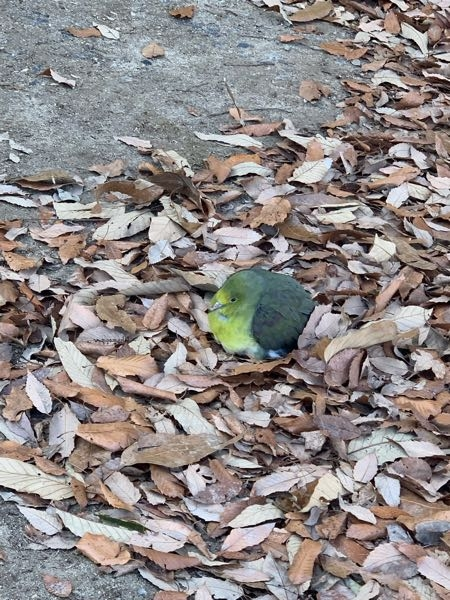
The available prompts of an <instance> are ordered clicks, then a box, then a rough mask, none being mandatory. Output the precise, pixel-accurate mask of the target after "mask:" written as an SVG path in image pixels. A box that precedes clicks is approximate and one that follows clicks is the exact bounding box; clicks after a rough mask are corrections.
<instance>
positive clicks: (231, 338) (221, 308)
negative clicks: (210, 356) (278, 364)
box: [208, 268, 315, 360]
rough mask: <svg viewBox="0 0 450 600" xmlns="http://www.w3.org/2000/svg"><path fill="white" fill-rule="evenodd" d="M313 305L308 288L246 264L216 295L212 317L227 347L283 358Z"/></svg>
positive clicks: (217, 335) (262, 356)
mask: <svg viewBox="0 0 450 600" xmlns="http://www.w3.org/2000/svg"><path fill="white" fill-rule="evenodd" d="M314 306H315V302H314V301H313V300H312V299H311V296H310V294H309V292H308V291H307V290H305V288H304V287H303V286H302V285H300V283H298V281H296V280H295V279H293V278H292V277H289V275H283V274H282V273H272V272H271V271H266V270H265V269H261V268H253V269H245V270H243V271H238V272H237V273H234V274H233V275H231V276H230V277H229V278H228V279H227V280H226V282H225V283H224V285H223V286H222V287H221V288H220V289H219V290H218V291H217V292H216V293H215V294H214V296H213V297H212V299H211V305H210V308H209V313H208V322H209V327H210V329H211V332H212V333H213V335H214V337H215V339H216V340H217V341H218V342H219V343H220V344H221V345H222V346H223V348H224V349H225V350H226V351H227V352H230V353H232V354H242V355H244V356H249V357H250V358H256V359H258V360H262V359H267V358H268V359H273V358H280V357H282V356H285V355H286V354H287V353H288V352H290V351H291V350H293V349H294V348H296V346H297V339H298V336H299V335H300V333H301V332H302V331H303V328H304V327H305V325H306V322H307V321H308V318H309V315H310V314H311V312H312V311H313V309H314Z"/></svg>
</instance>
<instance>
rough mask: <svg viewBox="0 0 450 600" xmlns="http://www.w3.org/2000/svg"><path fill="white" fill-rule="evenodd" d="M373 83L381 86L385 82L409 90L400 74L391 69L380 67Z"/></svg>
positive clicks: (373, 78)
mask: <svg viewBox="0 0 450 600" xmlns="http://www.w3.org/2000/svg"><path fill="white" fill-rule="evenodd" d="M372 83H373V84H374V85H375V86H381V85H382V84H383V83H389V84H390V85H394V86H396V87H399V88H402V89H404V90H409V87H408V86H407V85H406V83H403V81H402V80H401V79H400V76H399V75H398V74H397V73H395V71H391V70H390V69H380V70H379V71H378V72H377V73H376V74H375V75H374V76H373V77H372Z"/></svg>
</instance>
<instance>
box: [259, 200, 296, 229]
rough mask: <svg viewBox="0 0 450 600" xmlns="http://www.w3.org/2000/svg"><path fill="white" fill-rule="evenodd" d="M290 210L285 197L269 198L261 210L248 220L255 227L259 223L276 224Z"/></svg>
mask: <svg viewBox="0 0 450 600" xmlns="http://www.w3.org/2000/svg"><path fill="white" fill-rule="evenodd" d="M290 212H291V204H290V202H289V200H288V199H287V198H277V197H275V198H271V199H270V200H269V201H268V202H266V203H265V204H264V206H263V207H262V209H261V212H260V213H259V214H258V215H257V216H256V217H255V218H254V219H253V220H252V221H251V222H250V227H251V228H252V229H256V228H257V227H259V226H260V225H263V224H264V225H277V224H278V223H283V221H285V220H286V219H287V217H288V215H289V213H290Z"/></svg>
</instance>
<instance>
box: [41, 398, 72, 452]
mask: <svg viewBox="0 0 450 600" xmlns="http://www.w3.org/2000/svg"><path fill="white" fill-rule="evenodd" d="M79 424H80V422H79V420H78V419H77V418H76V416H75V415H74V414H73V412H72V411H71V410H70V407H69V405H68V404H64V405H63V407H62V409H61V410H60V411H58V412H57V413H55V414H54V415H53V416H52V418H51V420H50V423H49V432H48V443H49V445H50V446H53V447H54V448H57V451H58V454H60V455H61V456H62V457H63V458H67V457H68V456H70V455H71V454H72V452H73V449H74V447H75V432H76V430H77V429H78V426H79Z"/></svg>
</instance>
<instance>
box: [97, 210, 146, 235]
mask: <svg viewBox="0 0 450 600" xmlns="http://www.w3.org/2000/svg"><path fill="white" fill-rule="evenodd" d="M151 220H152V215H151V213H150V212H148V211H147V212H142V211H138V210H134V211H131V212H128V213H125V214H123V215H121V214H119V215H115V216H113V217H111V218H110V220H109V221H107V222H106V223H105V224H104V225H101V226H100V227H98V228H97V229H96V230H95V231H94V233H93V234H92V237H93V238H94V240H100V241H101V240H121V239H122V238H127V237H131V236H133V235H136V233H140V232H141V231H144V229H147V228H148V226H149V225H150V223H151Z"/></svg>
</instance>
